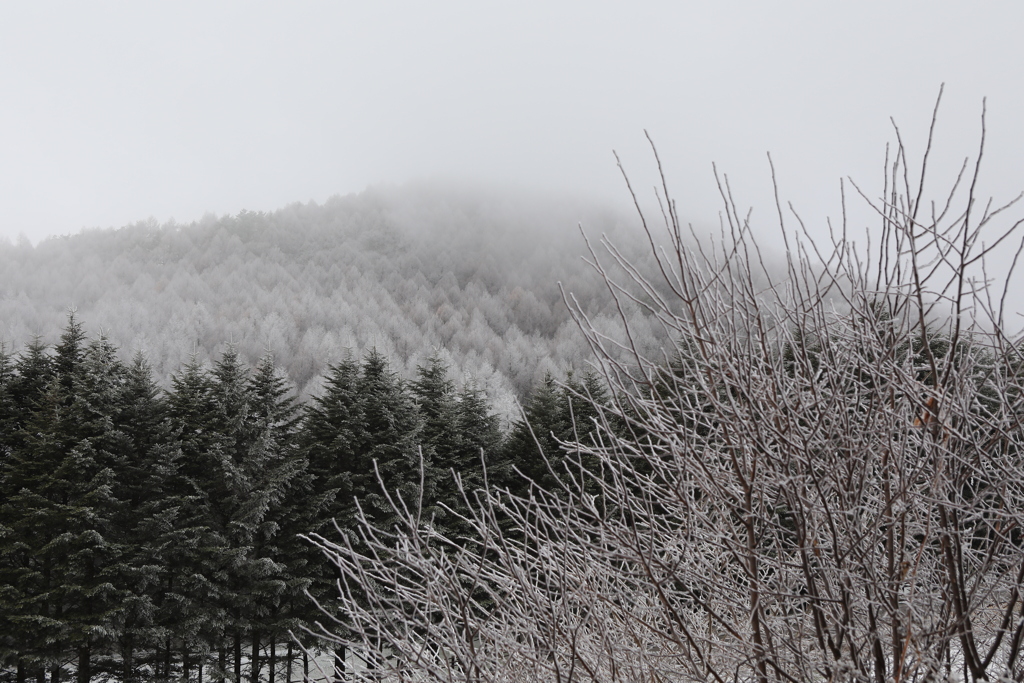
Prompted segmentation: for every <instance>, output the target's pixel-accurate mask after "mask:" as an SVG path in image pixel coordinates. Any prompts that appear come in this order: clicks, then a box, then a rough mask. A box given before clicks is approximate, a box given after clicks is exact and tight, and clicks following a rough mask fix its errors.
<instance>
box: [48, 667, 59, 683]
mask: <svg viewBox="0 0 1024 683" xmlns="http://www.w3.org/2000/svg"><path fill="white" fill-rule="evenodd" d="M50 683H60V664H59V663H57V662H55V663H54V664H53V665H52V666H50Z"/></svg>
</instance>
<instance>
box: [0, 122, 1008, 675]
mask: <svg viewBox="0 0 1024 683" xmlns="http://www.w3.org/2000/svg"><path fill="white" fill-rule="evenodd" d="M937 109H938V107H937V105H936V112H937ZM936 116H937V114H936ZM934 121H935V119H934V118H933V128H934ZM983 130H984V128H983ZM898 133H899V131H898V129H897V134H898ZM929 135H930V134H929ZM927 144H928V147H926V149H925V152H924V153H923V154H922V155H921V158H920V161H913V160H912V159H910V158H908V157H909V155H908V153H907V152H906V149H905V148H904V146H903V142H902V139H901V138H899V137H897V144H896V145H895V146H894V148H893V150H892V152H891V155H890V156H888V157H887V161H886V167H885V169H884V174H883V176H884V185H883V188H884V189H883V192H882V193H881V195H880V196H879V197H875V196H872V195H868V194H866V193H863V192H861V188H860V187H859V186H856V185H852V183H851V186H847V185H845V184H844V185H843V186H842V188H843V192H844V194H843V198H844V202H845V201H846V197H847V195H846V194H845V193H846V192H847V191H848V192H849V194H850V196H851V198H852V196H853V195H854V194H855V193H859V194H860V200H861V201H862V204H863V206H865V207H866V208H867V211H866V213H867V215H868V216H870V219H871V220H872V221H873V223H872V224H871V225H872V227H870V228H869V229H867V230H868V236H870V237H871V239H870V240H864V241H863V243H858V242H857V241H856V240H854V239H848V236H849V235H851V234H853V232H854V231H855V230H860V229H862V228H864V226H863V225H859V224H857V225H855V224H853V220H854V219H853V218H851V216H853V215H860V214H854V213H848V212H847V207H846V205H845V204H844V205H843V207H842V213H841V221H840V222H837V224H836V225H835V226H831V228H830V230H829V231H828V236H827V237H823V236H822V235H821V234H815V233H812V232H811V231H810V230H808V229H807V228H806V226H804V225H803V223H802V222H801V220H800V218H799V214H797V213H796V212H795V210H794V211H792V218H790V217H789V216H790V214H786V213H785V212H784V211H783V208H782V203H781V201H780V202H779V204H778V206H777V207H776V208H777V216H778V225H777V226H776V227H775V229H776V230H777V233H773V234H777V235H778V236H779V239H778V240H777V241H778V242H780V243H781V244H783V245H784V247H785V250H784V253H782V254H781V255H780V254H778V253H775V254H773V253H772V252H771V251H770V250H769V249H768V248H767V247H766V246H765V244H766V242H767V240H765V239H764V238H760V237H759V235H755V232H754V230H753V228H752V226H751V223H750V214H743V213H741V212H740V211H739V210H738V209H737V202H736V200H735V199H734V198H733V196H732V190H731V189H730V186H729V183H728V180H727V179H726V178H718V177H716V179H717V180H718V181H719V184H718V187H719V190H720V193H721V197H722V204H723V209H722V225H721V226H720V229H719V230H718V232H717V233H713V234H712V236H710V237H704V236H702V235H701V234H698V233H697V231H696V230H695V229H694V228H693V227H692V226H690V225H688V224H687V223H685V221H684V219H682V218H681V217H680V214H679V209H678V208H677V206H676V204H675V203H674V201H672V199H671V197H672V195H671V193H670V191H669V187H668V183H667V182H666V181H665V180H664V177H663V176H662V177H661V185H660V186H659V187H658V188H657V193H656V199H657V201H658V203H657V205H656V209H655V211H654V212H651V211H648V210H647V209H646V207H647V204H645V202H644V200H641V199H639V198H637V196H636V195H633V198H634V200H635V205H636V209H637V217H636V219H634V220H633V221H632V226H633V228H634V230H633V232H628V230H626V229H625V228H622V229H621V230H620V227H621V226H619V224H620V222H621V221H622V219H621V218H620V217H618V216H615V215H612V214H601V213H599V214H596V215H594V216H593V219H594V221H595V223H596V225H597V226H598V227H599V229H602V230H603V234H602V236H601V237H600V238H597V237H594V236H592V235H590V236H585V237H584V238H583V239H582V241H581V242H579V243H576V246H578V247H580V249H579V250H578V251H577V252H576V253H577V254H580V253H582V254H583V255H584V260H585V266H586V268H584V269H581V270H577V269H578V268H579V264H580V261H579V259H576V258H573V259H568V258H566V257H564V254H565V253H566V252H565V251H564V250H563V247H565V246H566V245H568V244H569V242H559V243H555V242H551V241H544V240H545V239H547V238H543V239H542V237H541V236H542V235H544V234H546V233H544V232H543V231H541V232H533V233H530V232H529V231H528V230H526V229H525V228H523V229H520V228H519V227H516V226H521V225H530V224H531V220H532V221H534V223H533V224H539V223H537V221H539V219H538V217H537V215H533V216H532V218H531V216H530V214H529V212H528V211H527V212H525V213H524V209H523V207H522V206H520V205H519V204H516V203H515V202H512V204H514V205H515V206H514V207H513V208H509V207H508V205H507V204H504V203H503V202H502V201H499V200H495V199H494V198H493V197H491V198H489V199H487V200H486V201H483V200H480V199H479V197H478V198H476V199H474V198H472V197H470V198H467V196H465V195H462V196H454V195H451V194H448V195H438V194H431V193H427V195H425V196H426V199H424V195H418V198H414V200H410V195H408V194H406V195H402V193H401V192H399V193H398V194H397V195H396V194H390V195H388V194H387V193H384V195H387V196H384V195H380V194H374V193H368V194H366V195H363V196H353V197H347V198H341V199H336V200H332V201H330V202H328V203H327V204H326V205H325V206H315V205H296V206H293V207H289V208H287V209H283V210H281V211H279V212H276V213H273V214H248V213H245V214H241V215H239V216H236V217H225V218H220V219H217V218H210V219H209V220H205V221H202V222H198V223H195V224H190V225H187V226H181V225H177V224H169V225H164V226H158V225H153V224H141V225H136V226H129V227H128V228H124V229H122V230H120V231H94V232H87V233H83V234H82V235H78V236H74V237H68V238H67V239H63V238H58V239H54V240H50V241H48V242H44V243H42V244H41V245H40V246H39V247H36V248H34V249H33V248H31V247H30V246H28V245H24V244H19V245H4V246H2V247H0V257H2V258H3V259H6V261H5V263H7V264H8V265H10V267H11V272H12V273H14V274H12V275H11V276H10V277H5V279H4V282H3V286H4V287H5V288H6V290H5V291H6V294H5V297H4V298H3V300H2V301H3V306H4V308H3V310H4V311H5V315H7V318H6V321H5V324H6V326H7V327H6V329H7V334H8V335H9V337H10V339H11V340H12V341H11V343H10V345H8V346H4V347H2V351H0V681H3V682H5V683H6V682H8V681H9V682H10V683H26V682H28V681H32V682H33V683H61V682H62V681H64V680H66V679H67V680H70V679H72V678H73V679H74V680H75V681H77V683H89V682H90V681H98V680H104V681H108V680H109V681H115V680H116V681H119V682H120V683H134V682H136V681H138V682H143V681H160V682H163V681H170V680H180V681H198V682H199V683H202V682H203V681H213V682H216V683H220V682H226V681H231V682H232V683H242V682H243V681H249V682H250V683H261V682H262V681H268V682H269V683H278V682H279V681H280V682H281V683H293V682H295V681H299V680H302V681H310V680H313V679H316V680H322V679H323V678H324V677H327V678H329V679H330V680H332V681H337V682H339V683H340V681H350V680H351V681H357V680H358V681H374V682H381V683H383V682H384V681H388V682H402V683H407V682H408V683H420V682H424V683H426V682H431V683H524V682H527V683H542V682H543V683H577V682H583V681H586V682H589V683H620V682H621V683H641V682H642V683H653V682H657V683H660V682H668V681H687V682H689V681H714V682H715V683H726V682H727V681H749V682H752V683H769V681H774V682H776V683H783V682H787V683H822V682H825V681H828V682H830V683H831V682H836V683H839V682H842V683H855V682H856V683H861V682H867V681H874V682H875V683H887V682H889V681H893V682H902V681H907V682H909V683H926V682H927V683H932V682H938V681H942V682H944V683H945V682H948V681H965V683H976V682H978V681H996V680H998V681H1024V533H1022V530H1024V458H1022V457H1021V454H1022V452H1024V340H1022V336H1021V332H1020V330H1019V329H1018V328H1019V322H1018V321H1017V318H1019V317H1020V315H1019V312H1020V308H1021V307H1020V296H1019V291H1018V290H1019V286H1018V285H1015V283H1016V282H1017V280H1015V279H1014V274H1013V273H1014V269H1015V268H1016V266H1017V262H1018V260H1020V257H1021V255H1022V254H1024V239H1022V237H1021V235H1020V234H1019V233H1020V230H1021V228H1022V226H1024V219H1021V218H1020V217H1019V213H1020V206H1019V202H1020V201H1021V200H1022V199H1024V195H1020V196H1018V197H1017V198H1016V199H1011V200H1009V201H1008V202H1005V203H1003V204H998V203H995V202H992V201H989V202H987V203H986V202H983V201H981V200H980V199H979V198H978V197H976V196H975V192H976V187H977V183H976V181H977V177H978V174H979V172H980V171H979V169H980V168H981V163H980V161H981V156H982V153H983V151H984V141H983V140H982V143H981V144H980V145H979V148H978V152H977V157H976V158H975V159H974V160H973V162H972V163H968V162H965V163H964V165H963V167H962V169H961V171H960V176H958V177H956V178H955V179H954V181H953V182H952V184H951V185H949V186H946V187H945V188H944V189H943V188H940V189H939V190H935V188H934V184H933V183H931V181H930V178H929V176H928V163H929V162H928V159H929V156H928V152H929V151H930V150H931V144H932V139H931V137H929V138H928V143H927ZM654 159H655V166H656V167H657V168H658V169H659V170H660V169H661V168H662V166H661V162H660V160H659V159H658V157H657V151H656V150H655V151H654ZM926 178H929V180H928V182H926ZM627 190H628V191H629V192H630V193H632V192H633V189H632V187H631V186H630V185H629V181H628V178H627ZM406 192H408V190H406ZM414 194H415V193H414ZM478 200H479V201H478ZM481 201H483V203H482V204H481V203H480V202H481ZM481 206H484V207H488V208H487V210H486V211H484V210H482V209H481ZM501 207H504V208H502V211H504V212H505V213H504V214H501V212H500V211H497V208H501ZM1015 212H1016V213H1015ZM495 215H504V216H505V218H503V219H502V220H499V221H497V222H495V221H494V220H493V217H494V216H495ZM545 215H546V216H547V217H548V218H550V216H551V215H553V214H551V213H547V214H545ZM488 216H490V218H488ZM527 219H529V220H527ZM858 220H859V219H858ZM488 221H490V223H489V225H490V227H491V228H495V229H494V230H492V231H490V232H488V233H487V234H488V235H491V236H490V237H487V238H486V239H484V238H483V237H482V236H481V235H482V233H479V232H477V231H476V230H475V229H474V227H473V226H475V225H482V224H488ZM502 221H504V222H502ZM540 223H543V221H540ZM501 225H504V226H505V228H501ZM495 226H497V227H495ZM627 227H628V226H627ZM605 228H607V230H604V229H605ZM767 229H769V228H766V230H767ZM503 230H504V232H503ZM623 230H626V231H623ZM584 232H585V231H584ZM197 245H198V246H197ZM556 247H557V248H556ZM467 254H469V255H473V258H471V259H469V260H462V258H461V257H463V256H466V255H467ZM530 254H534V255H535V256H536V259H531V258H527V256H529V255H530ZM1007 255H1009V256H1007ZM1003 257H1005V258H1003ZM1000 258H1003V260H1004V261H1005V265H1006V268H1004V270H1003V271H1002V272H1001V273H999V274H998V276H997V275H996V274H995V272H996V268H995V263H996V262H997V261H998V260H999V259H1000ZM47 264H49V265H47ZM96 264H101V266H102V267H99V268H98V269H95V268H92V267H91V266H95V265H96ZM140 264H141V267H140ZM396 264H397V265H396ZM538 264H539V265H538ZM570 264H572V265H570ZM990 266H991V267H990ZM56 268H61V269H65V270H66V271H67V273H66V274H65V276H64V277H63V278H58V277H56V275H55V273H56V270H54V269H56ZM562 268H564V269H565V273H566V275H565V279H564V281H562V284H561V286H559V285H557V284H555V285H551V284H550V283H551V280H552V279H553V278H550V277H549V276H550V275H551V274H552V273H553V272H554V271H558V270H559V269H562ZM584 273H589V275H586V274H584ZM56 281H59V282H62V283H63V284H54V282H56ZM68 282H73V283H75V285H74V286H73V287H70V289H67V288H68V287H69V285H68V284H67V283H68ZM100 282H104V283H105V284H103V285H102V286H100V285H98V284H97V283H100ZM544 283H547V284H544ZM62 287H63V288H65V289H64V290H62ZM75 287H77V288H78V289H76V288H75ZM69 291H70V292H72V293H73V294H75V295H76V296H78V297H80V301H79V303H80V304H81V306H80V307H72V308H71V310H70V312H68V310H67V308H66V307H65V308H64V309H62V310H61V312H60V316H61V318H60V321H61V322H60V323H59V325H57V324H51V323H52V322H53V320H54V315H55V313H54V310H53V309H54V306H53V305H51V304H47V305H46V306H44V305H43V303H42V302H52V301H54V300H62V299H63V300H65V301H66V299H67V296H68V293H69ZM112 291H117V292H120V295H119V296H120V298H118V299H116V300H115V299H113V298H111V297H110V296H108V295H107V292H112ZM32 301H38V302H41V303H39V304H38V309H39V310H38V311H36V310H35V309H34V308H33V307H32V306H31V305H25V304H26V302H30V303H31V302H32ZM65 306H66V304H65ZM88 315H95V316H97V317H98V318H100V324H99V328H100V330H101V331H100V332H97V333H92V332H87V328H86V323H87V322H88V321H89V318H88ZM375 316H376V317H375ZM119 321H120V322H121V323H123V324H124V327H120V328H119V327H118V326H117V325H118V324H120V323H119ZM161 321H163V322H166V323H167V325H168V327H169V329H170V332H169V334H170V335H171V338H172V341H168V339H165V338H160V337H159V336H158V333H159V330H160V326H161ZM43 323H46V324H47V325H49V327H45V328H44V326H43ZM89 324H92V323H89ZM342 328H344V329H346V330H347V331H345V332H344V334H342V335H340V336H339V334H337V330H338V329H342ZM108 330H109V332H108ZM367 330H370V332H367ZM218 335H219V336H218ZM47 339H49V340H50V341H47ZM183 345H184V346H186V347H187V348H189V349H190V350H189V351H188V352H185V351H182V348H181V347H182V346H183ZM307 352H308V355H307ZM151 359H155V363H156V364H158V365H159V367H156V366H155V365H152V364H151V363H154V360H151ZM516 400H518V401H519V402H520V405H521V406H522V408H521V410H520V409H518V408H517V407H516ZM321 662H326V663H324V664H321Z"/></svg>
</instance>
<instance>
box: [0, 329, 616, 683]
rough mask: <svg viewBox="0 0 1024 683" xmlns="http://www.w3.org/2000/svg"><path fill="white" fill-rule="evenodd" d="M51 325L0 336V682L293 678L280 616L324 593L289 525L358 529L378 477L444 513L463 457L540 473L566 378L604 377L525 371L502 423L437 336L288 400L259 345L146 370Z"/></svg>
mask: <svg viewBox="0 0 1024 683" xmlns="http://www.w3.org/2000/svg"><path fill="white" fill-rule="evenodd" d="M55 334H56V336H58V337H59V341H58V342H57V343H56V344H55V345H54V346H53V347H46V346H43V345H41V344H36V343H33V344H29V345H28V346H26V347H22V348H19V349H17V350H16V352H15V353H13V354H10V353H0V681H5V682H6V681H9V682H11V683H26V681H28V680H29V679H34V680H35V681H36V683H45V682H46V680H47V675H48V676H49V678H48V680H49V682H50V683H60V681H61V680H64V679H65V678H66V677H67V675H68V673H69V672H70V671H74V672H75V676H76V678H77V680H78V681H79V683H87V682H88V681H89V680H90V679H92V678H94V677H102V678H104V679H107V680H109V679H110V678H111V677H112V678H115V679H117V680H120V681H126V682H127V681H139V680H172V679H175V678H179V677H180V679H181V680H189V679H190V677H193V678H195V677H198V678H199V680H202V676H203V671H205V672H206V675H207V676H208V677H209V678H208V679H207V680H210V679H212V680H220V681H224V680H233V681H242V680H245V678H247V679H248V680H249V681H251V683H258V682H259V681H260V680H265V679H266V678H269V680H270V681H271V682H273V681H274V680H275V676H281V677H282V678H284V680H285V681H293V680H296V679H297V678H298V677H299V676H300V675H301V676H302V678H303V679H306V678H307V677H308V674H309V673H310V671H309V666H310V664H309V661H308V659H305V658H304V657H302V656H300V653H299V649H298V648H296V647H295V645H296V643H295V641H294V640H293V639H292V637H291V635H290V634H292V633H295V634H298V637H299V639H300V641H301V642H302V643H304V644H306V645H313V644H315V643H317V642H318V641H317V640H316V639H315V638H313V637H311V636H310V635H309V634H308V633H307V632H306V631H307V630H308V629H316V628H317V627H316V626H315V624H316V622H317V621H323V620H324V619H325V616H324V614H323V612H322V611H321V610H320V608H319V607H318V606H317V603H319V604H320V605H323V606H326V608H327V609H328V610H329V611H330V610H331V609H332V608H331V605H332V604H333V603H334V602H336V596H335V595H334V592H335V590H336V588H335V580H336V578H337V570H336V568H335V567H334V566H333V565H331V564H330V563H329V562H328V561H327V560H326V558H325V557H324V555H323V554H322V553H320V552H319V550H317V549H316V548H315V547H314V546H313V545H312V544H310V543H309V542H307V541H306V540H304V539H303V538H302V537H300V535H302V534H310V533H321V534H323V535H324V536H327V537H331V538H335V539H338V538H339V534H338V531H337V530H336V529H341V530H343V533H347V534H348V536H349V538H351V540H352V541H353V542H354V543H358V542H359V541H358V536H357V534H356V532H355V529H356V519H357V517H358V515H359V509H360V507H358V506H361V510H362V511H363V512H364V513H365V514H367V515H369V516H370V517H371V518H372V519H374V520H376V521H377V522H379V523H380V524H382V525H384V526H388V525H389V524H390V523H391V522H392V521H393V520H395V519H397V517H396V511H395V510H394V509H393V508H392V507H391V504H390V501H389V500H388V498H387V496H386V495H385V491H386V492H387V495H390V496H393V495H394V494H395V492H396V491H397V492H399V493H400V494H401V495H402V496H403V497H405V499H406V500H409V501H416V500H421V499H422V500H424V501H425V504H426V508H427V514H429V515H430V517H431V518H432V519H433V520H434V524H435V525H436V526H437V528H438V529H443V530H445V531H446V532H447V533H452V534H458V533H460V532H461V530H462V529H463V528H464V526H465V524H466V521H465V520H464V519H460V517H459V516H458V515H459V514H465V512H466V506H465V503H464V500H465V499H464V497H463V494H462V493H461V492H460V489H459V486H457V485H456V482H455V479H454V477H453V473H458V476H459V478H460V481H461V486H462V488H463V490H465V491H466V492H467V495H472V493H473V492H474V491H477V490H479V489H481V488H482V487H483V485H484V481H485V479H484V477H485V468H484V467H483V464H484V462H486V463H487V468H486V472H487V477H488V479H487V480H488V481H489V482H490V483H491V484H492V485H501V486H503V487H505V488H506V489H508V490H510V491H513V492H518V493H525V492H526V491H527V489H528V487H529V486H530V484H529V483H528V481H527V480H525V479H523V478H522V477H521V476H520V475H519V474H518V473H517V470H518V472H521V473H523V474H526V475H527V476H529V477H531V478H532V479H533V480H535V481H536V482H537V483H538V484H539V485H541V486H545V487H554V486H556V485H557V484H558V479H556V478H553V476H554V475H553V474H552V473H551V471H549V469H548V465H547V462H551V463H552V466H553V467H554V472H565V471H566V470H565V468H564V467H560V466H559V463H560V462H562V461H563V460H564V458H565V455H564V454H563V453H562V452H561V451H560V449H559V447H558V444H557V442H556V439H558V440H562V441H569V440H571V439H573V438H585V437H586V435H587V433H589V429H588V428H587V426H586V425H587V424H591V423H587V422H585V420H586V418H585V417H584V416H586V415H589V414H590V413H588V410H591V412H592V407H591V406H589V405H587V404H586V403H585V402H583V401H581V400H580V399H581V397H582V396H587V395H589V396H591V397H593V398H594V399H595V400H597V401H604V400H606V398H607V393H606V392H605V390H604V389H603V388H602V385H601V384H600V383H599V382H598V381H597V378H596V376H595V375H592V374H587V373H584V374H582V375H570V376H565V377H563V378H561V379H563V380H565V383H564V384H563V385H562V386H559V385H556V383H555V382H554V379H553V378H552V377H551V376H546V377H545V378H544V379H543V380H542V381H541V382H540V383H539V384H538V385H537V386H536V387H535V388H534V390H533V391H532V392H531V394H530V398H529V400H528V401H527V402H526V413H527V415H529V417H530V420H531V423H532V427H533V429H532V430H531V428H530V427H529V426H527V423H526V422H524V421H522V420H518V421H516V422H515V423H514V424H513V425H512V426H511V428H510V430H509V431H508V432H507V433H503V431H502V430H501V428H500V420H499V418H498V416H497V415H496V414H495V413H494V411H493V409H492V407H491V406H490V405H489V404H488V402H487V400H486V398H485V396H484V394H483V392H482V391H481V389H480V388H479V387H478V386H477V385H476V384H474V383H472V382H470V383H457V382H455V381H453V380H452V379H451V377H450V376H449V368H448V367H447V365H446V364H445V362H444V361H442V360H441V359H440V358H439V357H437V356H431V357H430V358H427V359H425V360H424V361H423V363H422V364H420V365H419V366H418V367H417V368H416V369H415V371H414V377H413V378H412V379H411V380H409V381H407V380H404V379H403V378H401V377H399V376H398V375H397V374H396V373H395V372H394V370H393V369H392V367H391V364H390V363H389V360H388V358H387V357H386V356H384V355H383V354H381V353H380V352H378V351H374V350H371V351H369V352H367V353H366V354H365V355H363V356H362V357H359V358H348V359H345V360H343V361H341V362H339V363H337V364H334V365H332V366H330V367H329V368H327V369H326V375H325V377H324V378H323V379H324V382H323V390H322V392H321V393H320V395H319V396H317V397H315V398H310V399H309V400H307V401H306V402H304V403H302V404H300V403H297V402H296V401H295V398H294V391H293V388H292V387H291V386H290V385H289V383H288V381H287V380H286V379H285V378H283V377H282V376H281V375H280V373H279V371H278V370H277V368H276V367H275V364H274V360H273V358H272V357H270V356H265V357H264V358H262V359H260V360H259V361H258V363H257V364H256V365H255V366H252V367H250V366H247V364H246V363H244V362H243V361H242V360H241V359H240V358H239V357H238V354H237V353H235V352H234V350H233V349H231V348H230V347H229V348H228V349H227V350H226V351H225V352H224V353H223V354H222V355H220V356H219V357H217V358H216V359H215V360H214V362H213V363H211V364H209V365H205V366H204V365H200V364H198V363H196V362H189V363H187V364H185V365H184V366H182V367H179V368H176V369H175V372H174V373H173V376H172V380H171V382H170V386H169V388H168V390H167V391H161V390H160V389H159V388H158V387H157V386H156V384H155V382H154V380H153V377H152V373H151V370H150V368H149V366H148V364H147V363H146V361H145V359H144V358H143V357H142V356H141V354H137V355H136V356H135V358H134V360H132V361H130V362H127V363H125V362H122V361H121V360H119V355H120V354H119V353H118V349H117V348H116V347H114V346H113V345H112V344H110V342H109V341H107V340H106V339H103V338H102V337H99V338H92V339H89V338H88V336H87V334H86V332H85V330H84V327H83V325H82V323H81V322H79V321H78V320H76V319H75V318H74V317H73V316H71V317H70V318H69V319H68V321H67V323H66V325H65V327H64V329H63V332H59V331H55ZM573 417H575V418H576V419H577V420H578V421H579V420H580V419H581V418H582V419H583V420H584V422H581V423H579V424H577V425H576V426H575V427H574V426H573V424H572V418H573ZM534 433H537V434H539V435H540V440H539V445H540V449H539V448H538V442H537V441H535V440H534V438H533V434H534ZM541 449H543V450H541ZM542 452H543V453H544V454H545V455H546V457H547V458H548V460H545V459H544V458H543V457H541V453H542ZM378 477H379V478H378ZM380 483H383V484H384V486H385V488H384V489H382V488H381V486H380ZM357 499H358V503H357ZM336 525H337V527H336ZM309 596H312V597H313V598H314V600H315V601H314V600H310V599H309ZM278 645H281V646H282V647H278ZM243 653H244V656H243ZM243 663H244V667H245V669H244V672H243ZM261 676H262V677H263V678H261Z"/></svg>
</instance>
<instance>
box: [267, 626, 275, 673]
mask: <svg viewBox="0 0 1024 683" xmlns="http://www.w3.org/2000/svg"><path fill="white" fill-rule="evenodd" d="M275 668H277V640H276V639H275V638H274V636H270V669H269V670H268V671H267V680H268V681H269V683H274V674H275V673H276V672H275V671H274V669H275Z"/></svg>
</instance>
